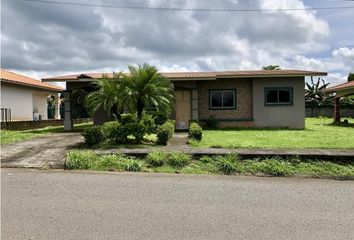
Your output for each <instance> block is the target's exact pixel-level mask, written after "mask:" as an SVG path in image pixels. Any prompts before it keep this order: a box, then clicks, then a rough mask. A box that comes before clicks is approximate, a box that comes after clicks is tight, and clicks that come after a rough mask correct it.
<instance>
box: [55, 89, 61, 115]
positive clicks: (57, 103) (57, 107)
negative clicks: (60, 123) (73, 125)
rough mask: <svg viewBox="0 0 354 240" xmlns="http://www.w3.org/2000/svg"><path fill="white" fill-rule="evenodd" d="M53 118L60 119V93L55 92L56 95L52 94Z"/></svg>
mask: <svg viewBox="0 0 354 240" xmlns="http://www.w3.org/2000/svg"><path fill="white" fill-rule="evenodd" d="M54 102H55V106H54V119H60V118H61V116H60V93H57V95H54Z"/></svg>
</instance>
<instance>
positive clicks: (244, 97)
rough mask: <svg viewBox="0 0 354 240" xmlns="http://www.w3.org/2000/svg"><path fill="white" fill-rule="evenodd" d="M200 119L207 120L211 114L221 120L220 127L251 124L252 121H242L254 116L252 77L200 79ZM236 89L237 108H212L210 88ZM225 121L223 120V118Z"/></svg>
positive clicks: (198, 85) (198, 86) (198, 84)
mask: <svg viewBox="0 0 354 240" xmlns="http://www.w3.org/2000/svg"><path fill="white" fill-rule="evenodd" d="M197 88H198V96H199V98H198V110H199V119H200V120H206V119H209V118H210V116H213V117H215V118H216V119H218V120H220V124H219V126H220V127H236V126H251V125H252V121H240V120H245V119H252V118H253V113H252V112H253V103H252V99H253V98H252V80H251V79H225V80H224V79H223V80H221V79H219V80H216V81H198V82H197ZM211 89H235V90H236V109H227V110H212V109H210V108H209V98H210V96H209V90H211ZM223 119H224V120H225V121H222V120H223Z"/></svg>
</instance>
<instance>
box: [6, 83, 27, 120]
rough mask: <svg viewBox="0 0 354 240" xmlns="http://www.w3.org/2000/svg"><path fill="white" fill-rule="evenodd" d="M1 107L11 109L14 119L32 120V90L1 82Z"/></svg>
mask: <svg viewBox="0 0 354 240" xmlns="http://www.w3.org/2000/svg"><path fill="white" fill-rule="evenodd" d="M1 108H10V109H11V118H12V120H32V119H33V104H32V91H31V90H28V89H26V88H19V87H12V86H9V85H4V84H1Z"/></svg>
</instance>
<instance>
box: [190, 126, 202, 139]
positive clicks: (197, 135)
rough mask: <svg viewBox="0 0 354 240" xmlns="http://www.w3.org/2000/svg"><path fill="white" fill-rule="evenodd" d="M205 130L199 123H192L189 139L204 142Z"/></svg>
mask: <svg viewBox="0 0 354 240" xmlns="http://www.w3.org/2000/svg"><path fill="white" fill-rule="evenodd" d="M202 135H203V129H202V128H201V126H199V124H198V123H194V122H193V123H191V124H190V125H189V137H190V138H192V139H195V140H198V141H200V140H202Z"/></svg>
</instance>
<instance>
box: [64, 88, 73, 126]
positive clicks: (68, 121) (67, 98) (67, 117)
mask: <svg viewBox="0 0 354 240" xmlns="http://www.w3.org/2000/svg"><path fill="white" fill-rule="evenodd" d="M64 110H65V113H64V130H65V131H72V130H73V120H72V116H71V91H68V90H67V91H64Z"/></svg>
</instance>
